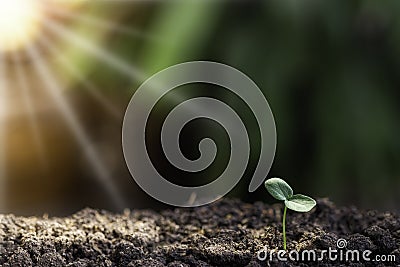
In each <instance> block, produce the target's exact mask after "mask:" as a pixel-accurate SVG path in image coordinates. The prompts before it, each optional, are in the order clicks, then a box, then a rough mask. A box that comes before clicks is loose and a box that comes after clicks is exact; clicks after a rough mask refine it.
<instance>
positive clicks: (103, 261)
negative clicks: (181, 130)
mask: <svg viewBox="0 0 400 267" xmlns="http://www.w3.org/2000/svg"><path fill="white" fill-rule="evenodd" d="M281 211H282V205H279V204H278V205H272V206H271V205H267V204H264V203H261V202H257V203H254V204H246V203H243V202H241V201H239V200H232V199H223V200H221V201H218V202H216V203H214V204H211V205H209V206H205V207H199V208H190V209H189V208H185V209H175V210H166V211H162V212H161V213H157V212H154V211H146V210H139V211H136V210H134V211H129V210H126V211H124V212H123V213H122V214H113V213H110V212H107V211H98V210H93V209H85V210H82V211H80V212H78V213H76V214H74V215H72V216H70V217H67V218H47V217H46V216H44V217H41V218H37V217H29V218H27V217H16V216H14V215H0V265H1V266H4V267H6V266H7V267H8V266H76V267H78V266H79V267H83V266H171V267H172V266H176V267H178V266H179V267H180V266H182V267H183V266H317V265H318V266H339V265H342V266H399V265H400V249H399V248H400V216H399V215H398V214H393V213H381V212H376V211H360V210H358V209H356V208H354V207H342V208H337V207H335V205H334V204H333V203H331V202H330V201H328V200H327V199H320V200H318V204H317V206H316V208H314V209H313V210H312V211H311V212H309V213H296V212H292V211H288V214H287V238H288V249H289V250H292V249H295V250H297V251H299V252H302V251H304V250H310V249H316V250H317V252H321V251H322V250H328V249H329V248H331V249H337V243H336V242H337V240H338V239H339V238H344V239H345V240H346V241H347V247H346V248H344V249H342V250H339V251H345V249H349V250H350V249H358V250H360V251H365V250H370V251H372V254H371V255H370V256H369V257H370V258H371V259H372V258H373V257H374V256H375V255H378V254H379V255H394V257H395V262H384V263H378V262H367V261H363V260H362V259H360V261H347V262H345V261H344V260H342V261H341V260H336V261H330V260H328V259H325V260H323V261H321V262H310V261H291V260H288V261H286V262H283V261H279V260H278V259H277V258H276V257H273V258H272V261H269V258H268V257H269V256H270V255H272V254H273V253H274V251H275V250H278V249H281V248H282V231H281V227H282V224H281ZM263 249H267V250H268V252H267V254H262V253H258V252H259V251H263ZM274 249H275V250H274ZM271 251H272V252H271ZM338 253H339V252H338ZM263 256H265V257H267V258H268V259H267V260H260V259H259V257H263Z"/></svg>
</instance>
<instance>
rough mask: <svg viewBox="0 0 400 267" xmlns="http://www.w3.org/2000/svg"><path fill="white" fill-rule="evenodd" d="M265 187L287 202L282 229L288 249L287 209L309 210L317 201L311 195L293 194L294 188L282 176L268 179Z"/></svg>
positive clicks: (284, 244)
mask: <svg viewBox="0 0 400 267" xmlns="http://www.w3.org/2000/svg"><path fill="white" fill-rule="evenodd" d="M265 187H266V188H267V190H268V192H269V193H270V194H271V195H272V196H273V197H274V198H276V199H277V200H282V201H284V202H285V208H284V210H283V219H282V230H283V249H284V250H286V225H285V224H286V210H287V209H291V210H294V211H298V212H308V211H310V210H311V209H312V208H314V207H315V205H316V202H315V200H314V199H312V198H311V197H308V196H305V195H301V194H296V195H293V190H292V188H291V187H290V186H289V185H288V184H287V183H286V182H285V181H284V180H282V179H280V178H271V179H268V180H267V181H265Z"/></svg>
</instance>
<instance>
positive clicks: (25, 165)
mask: <svg viewBox="0 0 400 267" xmlns="http://www.w3.org/2000/svg"><path fill="white" fill-rule="evenodd" d="M68 12H72V13H73V14H75V17H69V18H67V17H66V16H62V15H57V16H54V17H53V19H55V20H57V21H58V23H60V24H62V25H63V26H64V27H66V28H68V30H70V31H72V32H73V33H75V34H78V35H80V36H82V38H84V40H87V41H88V42H90V43H91V44H93V46H94V47H98V48H99V49H100V50H101V51H102V52H104V53H106V55H107V56H101V55H99V53H97V54H96V53H89V52H88V50H85V49H84V48H82V45H77V44H76V43H75V44H74V43H72V42H70V40H68V38H67V39H63V38H61V37H60V36H58V35H56V34H54V33H51V32H50V31H48V30H47V29H43V32H42V33H41V34H42V35H46V36H48V38H49V39H50V40H51V42H52V43H53V44H54V45H55V46H56V48H57V49H58V50H57V51H58V52H55V53H54V52H51V51H49V50H48V49H47V48H45V47H44V46H42V45H40V44H39V45H38V46H39V47H40V53H41V56H42V57H43V58H44V59H45V60H46V61H47V64H49V66H51V69H52V70H53V71H54V72H55V73H56V74H57V75H58V77H59V78H60V80H61V81H62V84H63V86H64V88H65V90H63V95H64V96H65V99H67V100H68V101H69V103H70V104H71V107H72V108H73V110H74V111H75V113H76V115H77V117H78V119H79V121H80V123H81V125H82V127H83V129H84V130H85V131H86V132H87V133H88V135H89V136H90V140H92V141H93V144H94V146H95V148H96V149H97V151H98V152H99V155H100V157H101V158H102V159H103V161H104V164H105V166H107V168H108V169H110V170H111V174H112V177H113V182H115V184H116V185H117V188H118V190H119V193H120V194H121V196H122V198H123V199H124V201H125V204H124V206H125V207H130V208H165V207H166V206H162V205H160V204H159V203H158V202H157V201H155V200H152V199H151V198H150V197H149V196H147V195H146V194H145V193H144V192H142V191H141V190H140V189H139V188H138V187H137V185H136V184H135V183H134V181H133V179H132V178H131V177H130V174H129V172H128V170H127V168H126V166H125V162H124V159H123V156H122V148H121V124H122V119H123V113H124V111H125V108H126V106H127V104H128V102H129V100H130V97H131V96H132V95H133V93H134V91H135V89H136V88H137V87H138V86H139V85H140V84H141V82H143V80H144V79H145V78H147V77H150V76H151V75H152V74H154V73H155V72H157V71H160V70H162V69H164V68H166V67H168V66H171V65H173V64H176V63H181V62H185V61H191V60H211V61H217V62H221V63H225V64H228V65H231V66H233V67H235V68H237V69H239V70H241V71H242V72H244V73H246V74H247V75H248V76H249V77H250V78H251V79H253V81H254V82H256V83H257V85H258V86H259V87H260V88H261V89H262V90H263V93H264V94H265V96H266V98H267V99H268V101H269V104H270V106H271V108H272V111H273V113H274V116H275V120H276V126H277V136H278V143H277V151H276V157H275V161H274V164H273V167H272V170H271V172H270V176H279V177H284V178H285V179H286V180H287V181H288V182H289V183H290V184H291V185H292V186H293V188H295V189H296V191H298V192H302V193H305V194H307V195H311V196H315V197H329V198H330V199H332V200H333V201H335V202H337V203H338V204H341V205H342V204H344V205H349V204H356V205H358V206H360V207H363V208H378V209H389V210H399V209H400V206H399V204H398V203H400V194H399V193H400V192H399V188H400V138H399V136H400V117H399V115H400V90H399V86H400V78H399V77H400V76H399V73H398V72H399V69H400V3H399V2H398V1H379V2H377V1H368V0H367V1H344V0H343V1H315V0H306V1H295V0H284V1H282V0H279V1H278V0H274V1H82V3H81V4H80V5H79V6H78V7H75V9H74V10H69V11H68ZM77 15H79V16H85V17H91V18H96V19H97V20H99V21H100V20H101V21H102V22H106V23H108V24H107V25H108V26H107V25H106V23H104V24H100V23H97V24H95V23H88V21H87V20H86V21H85V20H83V19H77V17H76V16H77ZM110 23H112V24H113V26H112V27H111V26H110ZM92 50H93V47H92ZM21 53H22V52H21ZM104 53H103V54H104ZM58 54H62V55H63V56H64V57H66V58H67V59H68V60H69V62H71V64H73V66H74V67H75V68H76V70H78V71H79V74H80V75H81V76H82V77H81V78H84V79H83V80H80V79H77V77H76V76H74V75H71V74H70V73H68V71H67V70H66V68H65V66H64V65H63V64H60V62H59V60H58V59H57V57H58ZM100 54H101V53H100ZM110 58H111V59H110ZM115 58H116V59H117V60H115ZM6 64H7V66H10V70H8V73H9V74H8V76H7V77H8V78H9V80H10V81H9V89H10V91H13V86H16V85H15V83H14V80H15V77H14V76H13V74H12V73H13V71H12V68H13V67H15V65H17V64H20V65H23V66H24V68H25V70H26V73H27V75H31V76H32V78H30V77H28V78H29V79H32V80H33V81H32V82H31V83H30V84H31V85H32V93H31V98H32V99H33V104H34V106H35V114H36V118H37V124H38V127H39V129H40V130H41V137H42V142H43V150H44V154H45V158H46V163H44V164H43V166H44V167H43V166H42V165H41V164H40V157H39V156H38V149H37V148H36V147H35V141H34V140H33V138H32V134H31V131H30V130H29V124H28V122H27V120H28V119H27V117H28V115H27V113H26V112H24V111H21V110H23V108H22V107H21V108H17V111H15V112H10V114H9V116H8V117H7V121H6V125H7V127H6V132H7V134H6V135H7V145H6V147H7V153H6V156H7V163H6V164H5V166H6V167H7V174H6V175H5V188H6V190H5V194H6V197H5V200H4V201H5V203H6V204H5V206H4V208H3V210H4V211H5V212H14V213H20V214H35V213H39V214H40V213H43V212H49V213H51V214H66V213H70V212H73V211H76V210H78V209H80V208H83V207H85V206H92V207H98V208H106V209H111V210H119V209H121V207H118V206H116V205H114V204H113V203H112V201H111V200H110V198H109V197H108V196H107V193H106V192H105V190H104V188H102V186H101V185H100V184H99V183H98V182H97V180H96V177H95V173H93V172H92V171H91V169H90V167H89V166H88V164H87V162H86V161H85V157H84V155H83V154H82V147H80V146H79V144H78V143H77V142H76V141H75V140H74V137H73V135H72V134H71V132H70V131H69V130H68V125H66V124H65V123H64V122H63V120H62V119H60V118H61V117H60V114H59V113H57V112H56V110H57V105H56V104H55V103H53V102H52V100H50V99H48V98H47V97H48V96H46V94H44V93H40V92H41V91H43V90H42V89H43V85H41V84H40V79H38V78H37V77H36V76H35V74H34V68H35V67H34V66H33V65H32V62H31V61H30V60H29V58H23V59H21V60H19V61H15V60H7V62H6ZM129 67H131V68H132V69H134V70H138V73H140V74H142V77H139V76H140V75H138V76H135V75H134V71H132V75H129V72H130V70H129ZM35 77H36V78H35ZM84 81H86V82H88V81H89V82H90V83H91V84H92V85H93V88H95V89H96V90H97V92H98V93H99V94H101V96H102V97H103V98H104V99H106V100H107V102H108V103H111V105H110V106H108V108H105V107H104V105H101V101H100V102H99V101H96V98H94V97H93V94H90V93H88V90H85V88H84V86H83V84H84ZM193 90H197V89H196V88H194V89H193ZM212 91H213V89H212V88H204V93H205V94H206V95H207V94H209V93H210V92H211V93H212ZM13 94H16V95H15V96H13ZM10 95H11V96H9V97H10V101H9V103H15V104H12V106H14V107H18V105H22V104H21V101H20V100H19V99H20V97H19V95H18V94H17V93H12V94H10ZM221 97H224V96H221ZM104 99H103V100H104ZM97 100H98V98H97ZM13 101H14V102H13ZM226 101H227V102H228V103H229V104H231V105H232V106H233V107H235V106H236V107H240V105H241V103H240V100H237V99H232V98H230V97H229V95H227V96H226ZM103 102H104V101H103ZM41 103H44V104H41ZM170 104H171V103H170ZM47 105H48V106H49V107H47ZM237 109H238V112H240V110H242V109H240V108H237ZM245 116H246V117H248V118H249V124H248V125H247V126H248V128H249V131H250V132H252V133H254V134H252V135H255V137H256V138H255V139H257V134H256V133H257V129H256V127H255V126H256V125H255V124H254V123H252V122H251V121H252V119H251V114H246V115H245ZM208 126H209V127H210V129H212V128H213V125H212V124H210V125H208ZM208 126H207V127H208ZM202 129H205V128H204V125H203V126H201V125H198V128H197V129H196V130H194V131H193V130H192V131H189V132H188V133H187V134H186V135H185V136H184V138H186V139H191V138H192V137H193V136H194V135H196V134H197V135H198V134H201V131H202ZM206 129H208V128H206ZM207 131H209V130H207ZM215 133H216V134H217V135H218V136H219V137H218V138H221V139H223V137H224V135H223V133H221V131H220V130H218V129H216V130H215ZM192 135H193V136H192ZM222 142H223V140H222ZM255 142H256V144H257V140H255ZM252 148H253V152H254V153H253V154H252V158H251V162H250V164H249V168H248V170H247V172H246V175H245V177H244V179H242V180H241V182H240V183H239V184H238V186H237V187H236V188H235V190H234V191H233V192H231V193H230V194H229V196H231V197H239V198H241V199H243V200H245V201H250V202H252V201H255V200H262V201H268V202H270V203H272V202H273V201H274V200H273V199H272V198H270V197H269V195H268V194H267V193H266V190H265V188H264V187H260V188H259V189H258V190H257V191H256V192H255V193H248V192H247V187H248V184H249V182H250V179H251V174H252V170H253V169H254V166H255V164H256V162H257V153H256V152H257V147H256V146H255V145H253V147H252ZM219 149H220V152H221V153H222V155H224V153H225V154H226V151H225V150H226V146H219ZM193 151H196V146H193ZM188 153H190V152H188ZM194 153H195V152H194ZM221 162H222V163H223V160H222V161H221ZM222 163H221V164H220V165H221V166H217V167H222V168H223V164H222ZM41 166H42V167H41ZM216 172H217V171H215V170H214V169H213V170H212V171H210V172H209V174H208V175H209V176H211V177H212V175H213V173H214V174H215V173H216ZM171 176H173V174H171ZM206 178H207V179H209V177H208V176H207V177H206Z"/></svg>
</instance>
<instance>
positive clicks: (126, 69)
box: [44, 19, 148, 82]
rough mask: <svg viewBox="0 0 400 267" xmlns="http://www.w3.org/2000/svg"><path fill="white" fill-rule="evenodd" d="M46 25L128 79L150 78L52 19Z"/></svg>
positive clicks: (141, 80)
mask: <svg viewBox="0 0 400 267" xmlns="http://www.w3.org/2000/svg"><path fill="white" fill-rule="evenodd" d="M44 25H45V27H46V28H48V29H49V30H51V31H52V32H53V33H54V34H56V35H57V36H60V37H61V38H63V39H65V40H66V41H68V42H71V43H73V44H74V45H76V46H78V47H80V48H81V49H83V50H84V51H86V52H88V53H89V54H91V55H92V56H95V57H97V58H98V59H100V60H102V61H104V62H105V63H107V64H109V65H110V66H112V67H113V68H114V69H116V70H118V71H119V72H121V73H122V74H124V75H126V76H127V77H129V78H131V79H133V80H136V81H139V82H143V81H144V80H145V79H146V78H147V77H148V76H147V75H145V73H143V72H142V71H141V70H139V69H138V68H136V67H135V66H132V65H130V64H128V63H126V62H125V61H123V60H121V59H119V58H118V57H116V56H114V55H113V54H112V53H110V52H108V51H107V50H105V49H102V48H101V47H99V46H98V45H96V44H93V43H92V42H90V41H88V40H86V39H85V38H83V37H82V36H80V35H78V34H76V33H74V32H72V31H71V30H69V29H67V28H66V27H64V26H63V25H61V24H59V23H57V22H55V21H53V20H50V19H46V20H45V23H44Z"/></svg>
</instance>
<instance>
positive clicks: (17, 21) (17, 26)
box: [0, 0, 42, 51]
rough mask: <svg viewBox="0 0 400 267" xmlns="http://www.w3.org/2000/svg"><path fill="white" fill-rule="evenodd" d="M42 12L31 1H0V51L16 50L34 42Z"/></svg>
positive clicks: (35, 3) (34, 2)
mask: <svg viewBox="0 0 400 267" xmlns="http://www.w3.org/2000/svg"><path fill="white" fill-rule="evenodd" d="M41 16H42V10H41V8H40V7H39V4H38V3H37V2H36V1H33V0H0V51H13V50H18V49H20V48H21V47H23V46H24V45H25V44H27V43H29V42H30V41H32V40H34V38H35V37H36V36H37V35H38V33H39V29H40V24H41V19H40V18H41Z"/></svg>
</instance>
